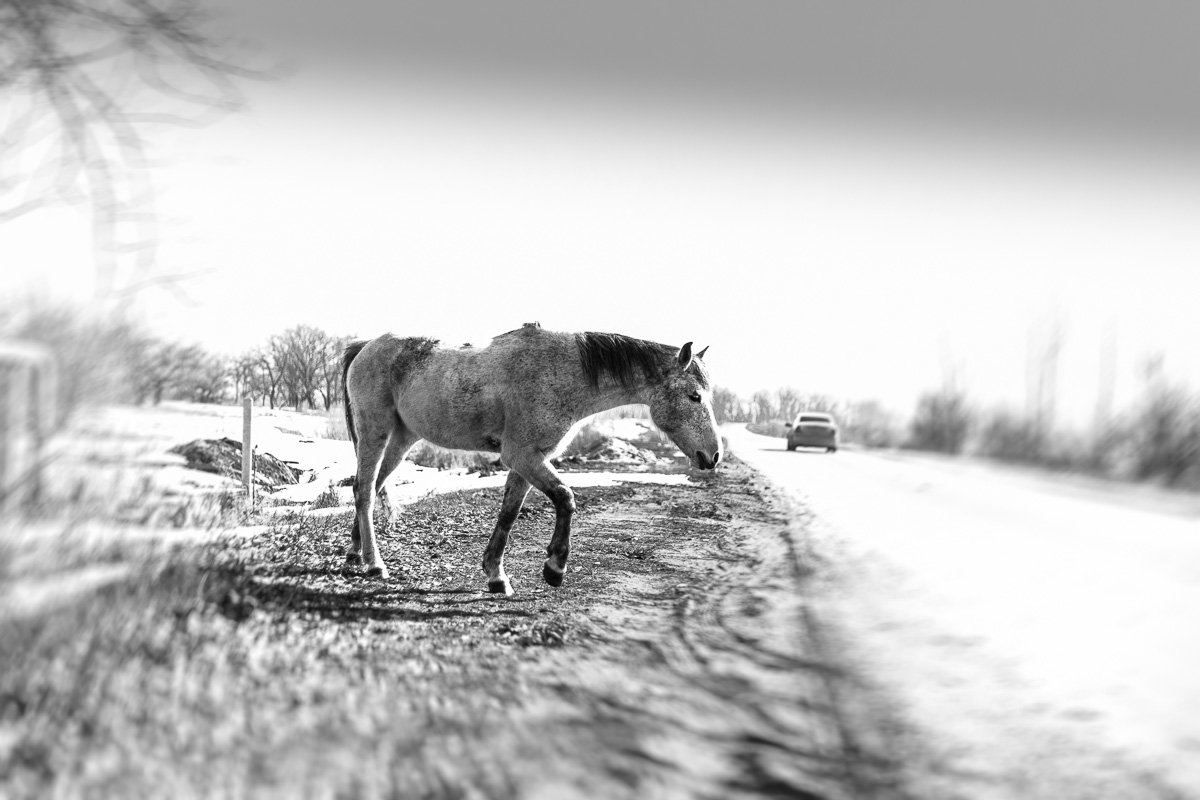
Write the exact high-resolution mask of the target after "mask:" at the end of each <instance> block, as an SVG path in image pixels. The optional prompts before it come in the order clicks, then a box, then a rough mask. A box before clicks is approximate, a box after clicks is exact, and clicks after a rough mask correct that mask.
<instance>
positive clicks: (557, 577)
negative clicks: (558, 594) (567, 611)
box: [542, 561, 563, 586]
mask: <svg viewBox="0 0 1200 800" xmlns="http://www.w3.org/2000/svg"><path fill="white" fill-rule="evenodd" d="M542 578H543V579H544V580H545V581H546V583H548V584H550V585H551V586H562V581H563V574H562V571H561V570H557V569H555V568H554V567H552V566H550V562H549V561H547V562H546V563H545V564H543V565H542Z"/></svg>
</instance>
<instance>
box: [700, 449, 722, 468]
mask: <svg viewBox="0 0 1200 800" xmlns="http://www.w3.org/2000/svg"><path fill="white" fill-rule="evenodd" d="M720 460H721V453H720V452H716V453H713V454H712V457H711V458H710V457H709V455H708V453H706V452H704V451H703V450H697V451H696V464H697V465H698V466H699V467H700V469H716V468H717V462H718V461H720Z"/></svg>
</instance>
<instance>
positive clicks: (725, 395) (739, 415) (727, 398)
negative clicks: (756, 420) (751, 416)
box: [712, 386, 748, 422]
mask: <svg viewBox="0 0 1200 800" xmlns="http://www.w3.org/2000/svg"><path fill="white" fill-rule="evenodd" d="M712 406H713V413H714V414H715V415H716V417H717V422H747V421H748V419H747V414H746V410H745V408H744V406H743V404H742V399H741V398H740V397H738V396H737V394H736V393H734V392H733V390H732V389H726V388H725V387H724V386H714V387H713V393H712Z"/></svg>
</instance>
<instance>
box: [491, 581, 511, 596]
mask: <svg viewBox="0 0 1200 800" xmlns="http://www.w3.org/2000/svg"><path fill="white" fill-rule="evenodd" d="M488 591H489V592H491V593H492V594H502V595H504V596H505V597H512V593H513V590H512V584H511V583H509V582H508V581H507V580H505V579H504V578H494V579H492V580H490V581H488Z"/></svg>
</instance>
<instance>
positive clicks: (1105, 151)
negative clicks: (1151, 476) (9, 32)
mask: <svg viewBox="0 0 1200 800" xmlns="http://www.w3.org/2000/svg"><path fill="white" fill-rule="evenodd" d="M233 22H234V24H236V27H238V28H239V30H241V31H243V32H246V33H248V34H251V35H254V36H256V37H257V38H258V39H259V40H261V41H262V43H263V46H264V48H266V50H267V51H269V52H277V53H279V54H281V55H283V56H286V57H288V58H291V59H292V60H294V62H295V64H296V67H297V69H296V71H295V73H294V74H293V75H292V76H291V77H289V78H288V79H286V80H283V81H279V82H274V83H270V84H263V85H259V86H255V87H253V88H252V99H253V105H252V109H251V111H250V112H249V113H248V114H245V115H242V116H239V117H236V118H230V119H227V120H226V121H225V122H222V123H220V124H218V125H216V126H214V127H212V128H209V129H206V130H204V131H202V132H199V133H194V132H187V133H177V134H173V135H172V136H171V138H170V145H171V146H172V147H173V148H175V149H174V151H173V163H172V165H170V166H167V167H164V168H163V169H162V170H161V171H160V173H159V179H160V184H161V192H160V199H159V207H160V208H159V210H160V211H161V212H162V214H163V215H164V218H165V219H166V221H167V224H166V225H165V227H164V241H163V246H162V258H163V268H164V270H166V271H168V272H173V273H174V272H182V273H193V272H194V273H197V275H196V276H195V277H194V278H192V279H190V280H189V281H187V282H186V283H185V284H183V285H182V290H183V293H184V295H185V298H184V299H181V298H180V297H178V296H176V294H173V293H167V292H151V293H149V294H148V295H146V296H145V297H143V298H142V299H141V305H142V312H143V313H144V314H145V315H146V318H147V319H148V320H150V321H151V323H152V324H154V325H155V326H157V327H158V328H159V329H160V330H162V331H163V332H165V333H167V334H169V335H172V336H176V337H179V338H182V339H185V340H194V341H201V342H204V343H206V344H208V345H210V346H212V347H214V348H217V349H221V350H225V351H229V352H235V351H238V350H241V349H244V348H246V347H249V346H252V345H255V344H257V343H259V342H261V341H262V340H263V339H265V337H266V336H267V335H269V334H270V333H272V332H275V331H277V330H280V329H282V328H284V327H287V326H290V325H293V324H296V323H299V322H309V323H313V324H317V325H320V326H322V327H324V328H326V329H328V330H330V331H331V332H335V333H353V334H357V335H361V336H374V335H376V334H378V333H381V332H383V331H386V330H391V331H394V332H396V333H399V334H422V335H434V336H438V337H440V338H442V339H444V340H446V341H447V342H449V343H454V344H458V343H461V342H464V341H474V342H476V343H479V342H482V341H485V340H486V339H487V338H488V337H489V336H491V335H494V334H497V333H501V332H503V331H506V330H509V329H511V328H513V327H515V326H516V325H519V324H520V323H522V322H526V321H531V320H539V321H541V322H542V324H543V325H544V326H545V327H551V328H556V329H566V330H580V329H593V330H611V331H618V332H624V333H629V334H633V335H639V336H644V337H646V338H652V339H657V340H659V341H665V342H670V343H675V344H680V343H682V342H683V341H685V340H695V341H696V342H697V343H698V345H699V346H704V345H711V346H712V349H711V350H710V356H709V360H710V366H711V368H712V371H713V374H714V376H715V379H716V380H717V381H718V382H720V383H725V384H727V385H730V386H732V387H733V388H735V389H737V390H738V391H740V392H743V393H746V394H748V393H749V392H751V391H753V390H754V389H756V388H760V387H776V386H780V385H791V386H793V387H795V388H797V389H799V390H800V391H817V392H830V393H834V394H839V395H843V396H847V397H855V398H867V397H877V398H880V399H883V400H885V401H886V402H888V403H890V404H892V405H894V406H895V407H897V408H898V409H899V410H903V411H907V410H909V409H910V408H911V404H912V401H913V399H914V398H915V396H916V394H917V393H918V392H919V391H920V390H922V389H926V388H932V387H935V386H937V385H938V384H939V383H940V382H941V381H942V380H943V378H944V377H945V376H946V375H947V374H948V373H950V372H952V371H953V372H955V373H956V374H958V375H959V377H960V379H961V380H962V382H963V383H964V384H965V386H966V388H967V389H968V391H970V392H971V393H972V394H973V395H975V396H976V397H977V398H978V400H979V401H980V402H1000V401H1004V402H1009V403H1011V404H1014V405H1015V406H1017V407H1020V406H1021V404H1022V403H1023V401H1024V399H1025V396H1026V374H1027V366H1028V354H1029V352H1030V349H1031V347H1033V348H1036V347H1037V346H1039V343H1041V342H1044V340H1045V338H1046V336H1047V332H1048V331H1050V330H1054V329H1056V328H1057V329H1058V330H1060V331H1061V332H1062V336H1063V341H1064V349H1063V357H1062V367H1061V370H1060V377H1061V380H1062V383H1063V387H1062V389H1061V392H1062V394H1063V402H1064V407H1065V408H1066V409H1067V410H1068V411H1069V413H1071V414H1073V415H1075V416H1077V417H1080V418H1086V417H1087V416H1088V414H1090V411H1091V408H1092V404H1093V403H1094V397H1095V393H1096V387H1097V385H1098V382H1099V365H1100V363H1101V361H1102V353H1103V352H1105V347H1106V345H1104V344H1103V343H1104V342H1115V353H1116V356H1115V358H1116V363H1117V365H1118V369H1117V372H1118V381H1119V385H1118V390H1119V391H1122V392H1126V393H1127V392H1128V391H1129V390H1131V389H1132V388H1133V386H1134V385H1135V382H1136V379H1137V374H1136V367H1137V364H1138V362H1139V360H1140V359H1142V358H1143V357H1144V356H1145V355H1146V354H1148V353H1150V352H1154V351H1162V352H1165V353H1166V356H1167V367H1168V369H1169V370H1171V371H1173V372H1174V373H1175V374H1177V375H1180V376H1187V377H1189V378H1190V377H1193V376H1194V375H1195V373H1196V372H1197V368H1198V367H1200V360H1198V359H1197V351H1196V342H1197V341H1200V322H1198V319H1200V315H1196V314H1195V313H1194V312H1193V311H1192V305H1193V297H1194V290H1195V288H1196V284H1197V281H1196V279H1195V278H1194V277H1193V276H1194V274H1195V272H1196V261H1197V255H1200V233H1198V232H1200V226H1198V225H1197V223H1196V220H1197V219H1200V216H1198V212H1200V55H1198V53H1200V49H1198V48H1196V46H1195V42H1196V41H1200V7H1196V6H1193V5H1190V4H1182V3H1156V2H1139V3H1136V4H1134V3H1122V4H1119V5H1118V4H1114V3H1097V2H1089V3H1053V4H1044V3H1035V2H1025V1H1024V0H1020V1H1019V2H1006V3H1002V4H1001V3H990V4H982V3H963V2H915V3H904V4H895V3H871V4H865V3H845V2H838V3H825V4H816V3H799V2H758V1H757V0H751V1H748V2H736V3H733V2H723V3H716V2H708V3H705V2H693V1H692V0H689V1H688V2H655V3H645V2H637V3H634V2H606V3H591V4H581V3H572V4H564V3H561V2H506V3H470V4H468V3H460V2H437V3H424V4H419V5H414V4H408V3H400V4H397V3H380V2H370V3H368V2H358V3H354V2H350V3H338V4H328V3H318V2H287V3H284V2H282V0H259V2H257V3H243V4H240V6H239V11H238V14H237V16H235V17H234V18H233ZM18 258H19V259H22V261H21V263H26V264H37V265H39V267H40V269H39V270H38V272H39V274H41V275H42V276H43V278H42V282H43V284H44V285H46V286H50V285H54V286H57V287H59V289H58V290H59V291H61V287H62V286H63V285H68V284H69V285H72V286H74V287H75V288H76V291H78V292H79V293H80V294H81V295H83V296H86V293H87V283H88V266H89V265H88V253H87V240H86V227H85V226H84V225H83V224H82V220H80V219H79V218H78V214H77V213H76V212H73V211H68V212H53V211H49V212H42V213H40V214H37V215H33V216H31V217H28V218H25V219H23V220H21V221H19V222H18V223H14V224H11V225H9V226H6V227H5V228H3V229H0V263H17V262H16V261H15V260H11V259H18ZM1112 350H1114V348H1111V347H1110V351H1112Z"/></svg>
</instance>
